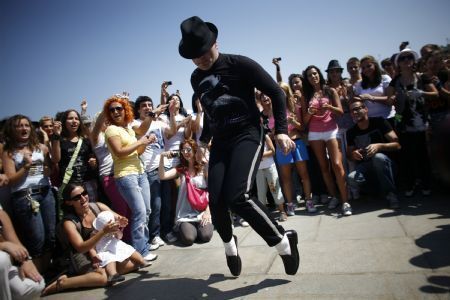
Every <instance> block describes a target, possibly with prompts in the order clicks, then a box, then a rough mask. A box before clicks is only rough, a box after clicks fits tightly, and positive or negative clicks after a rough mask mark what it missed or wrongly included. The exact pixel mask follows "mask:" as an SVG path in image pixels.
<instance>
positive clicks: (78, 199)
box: [70, 191, 88, 201]
mask: <svg viewBox="0 0 450 300" xmlns="http://www.w3.org/2000/svg"><path fill="white" fill-rule="evenodd" d="M87 195H88V192H86V191H83V192H82V193H80V194H78V195H75V196H73V197H71V198H70V201H80V200H81V196H83V197H86V196H87Z"/></svg>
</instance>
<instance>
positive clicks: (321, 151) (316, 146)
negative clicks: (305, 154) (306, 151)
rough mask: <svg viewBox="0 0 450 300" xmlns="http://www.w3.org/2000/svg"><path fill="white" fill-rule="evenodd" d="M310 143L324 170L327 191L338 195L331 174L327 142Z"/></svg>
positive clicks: (332, 194)
mask: <svg viewBox="0 0 450 300" xmlns="http://www.w3.org/2000/svg"><path fill="white" fill-rule="evenodd" d="M309 143H310V145H311V148H312V149H313V151H314V154H315V155H316V158H317V161H318V162H319V166H320V171H321V172H322V177H323V181H324V182H325V185H326V187H327V191H328V193H329V194H330V195H331V196H332V197H336V196H337V193H336V187H335V185H334V182H333V177H332V176H331V172H330V168H329V164H328V159H327V154H326V152H325V143H324V142H323V141H310V142H309Z"/></svg>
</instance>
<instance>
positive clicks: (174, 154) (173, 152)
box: [170, 151, 180, 157]
mask: <svg viewBox="0 0 450 300" xmlns="http://www.w3.org/2000/svg"><path fill="white" fill-rule="evenodd" d="M170 155H171V156H172V157H179V156H180V152H178V151H170Z"/></svg>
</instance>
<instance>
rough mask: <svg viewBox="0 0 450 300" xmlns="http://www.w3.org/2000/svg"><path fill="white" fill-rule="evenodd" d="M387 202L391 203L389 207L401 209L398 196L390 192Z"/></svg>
mask: <svg viewBox="0 0 450 300" xmlns="http://www.w3.org/2000/svg"><path fill="white" fill-rule="evenodd" d="M386 200H387V201H388V202H389V207H390V208H392V209H395V208H399V207H400V204H399V202H398V198H397V195H396V194H394V193H392V192H390V193H388V194H387V195H386Z"/></svg>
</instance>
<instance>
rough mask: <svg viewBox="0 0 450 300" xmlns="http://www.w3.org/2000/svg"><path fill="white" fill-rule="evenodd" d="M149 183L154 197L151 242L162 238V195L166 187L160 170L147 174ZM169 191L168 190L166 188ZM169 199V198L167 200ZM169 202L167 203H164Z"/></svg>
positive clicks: (151, 217)
mask: <svg viewBox="0 0 450 300" xmlns="http://www.w3.org/2000/svg"><path fill="white" fill-rule="evenodd" d="M147 178H148V183H149V185H150V194H151V195H152V200H151V207H152V214H151V215H150V222H149V223H148V228H149V231H150V241H151V240H153V238H154V237H155V236H161V226H162V224H161V223H162V218H161V206H162V201H161V194H162V193H164V190H165V186H166V185H167V184H164V181H161V180H160V179H159V175H158V169H155V170H152V171H150V172H147ZM166 189H167V188H166ZM166 199H167V198H166ZM164 202H167V201H164Z"/></svg>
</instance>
